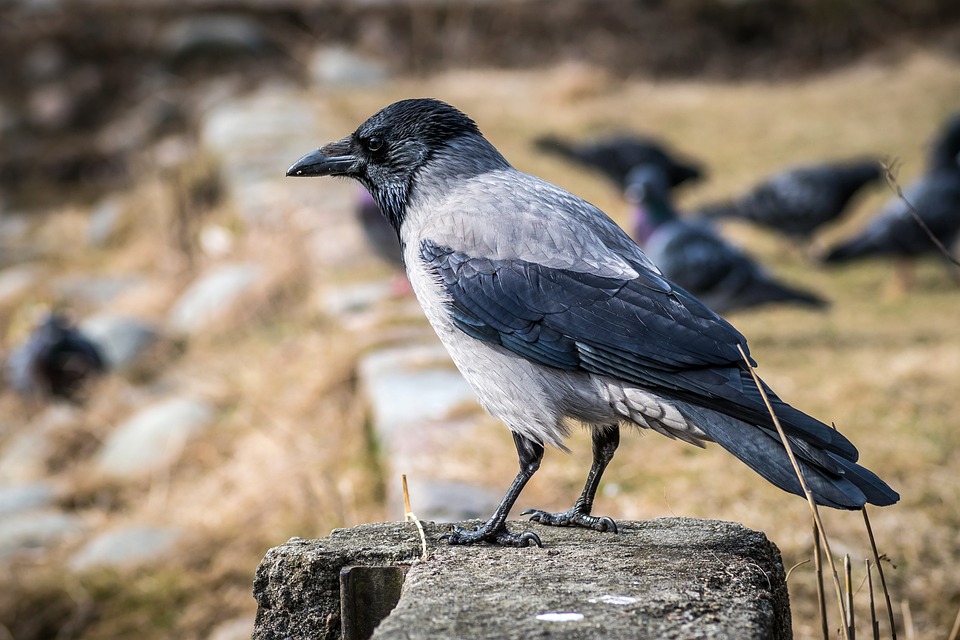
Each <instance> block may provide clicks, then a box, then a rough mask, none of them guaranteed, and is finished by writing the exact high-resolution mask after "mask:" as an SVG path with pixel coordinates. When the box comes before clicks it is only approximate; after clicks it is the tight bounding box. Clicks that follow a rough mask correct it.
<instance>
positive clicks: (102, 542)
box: [69, 525, 183, 572]
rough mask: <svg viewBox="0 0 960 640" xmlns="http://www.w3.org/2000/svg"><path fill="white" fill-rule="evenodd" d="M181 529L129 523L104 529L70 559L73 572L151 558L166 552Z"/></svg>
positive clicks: (179, 536)
mask: <svg viewBox="0 0 960 640" xmlns="http://www.w3.org/2000/svg"><path fill="white" fill-rule="evenodd" d="M182 537H183V532H182V531H180V530H179V529H176V528H173V527H150V526H142V525H132V526H128V527H122V528H118V529H112V530H110V531H105V532H103V533H101V534H99V535H97V536H96V537H94V538H93V539H92V540H90V541H89V542H87V543H86V544H85V545H84V546H83V547H81V548H80V550H79V551H77V553H76V554H74V556H73V557H72V558H71V559H70V562H69V566H70V569H71V570H73V571H76V572H82V571H88V570H90V569H92V568H96V567H127V566H134V565H140V564H146V563H149V562H154V561H156V560H159V559H161V558H163V557H164V556H166V555H168V554H169V553H170V551H171V550H172V549H173V548H174V546H175V545H176V544H177V542H178V541H179V540H180V539H181V538H182Z"/></svg>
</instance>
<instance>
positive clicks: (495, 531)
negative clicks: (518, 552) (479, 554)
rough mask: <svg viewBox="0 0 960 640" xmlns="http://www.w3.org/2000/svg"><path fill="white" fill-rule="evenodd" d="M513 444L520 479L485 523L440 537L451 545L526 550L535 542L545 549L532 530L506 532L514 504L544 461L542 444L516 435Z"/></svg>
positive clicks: (455, 530) (459, 529)
mask: <svg viewBox="0 0 960 640" xmlns="http://www.w3.org/2000/svg"><path fill="white" fill-rule="evenodd" d="M513 442H514V444H515V445H516V446H517V455H518V456H519V458H520V471H519V473H517V477H516V478H514V479H513V484H511V485H510V488H509V489H507V492H506V494H504V496H503V499H501V500H500V504H499V505H497V508H496V509H495V510H494V512H493V515H492V516H490V519H489V520H487V521H486V522H485V523H483V524H482V525H480V526H479V527H477V528H476V529H473V530H472V531H468V530H467V529H463V528H462V527H457V526H454V527H453V531H451V532H450V533H448V534H446V535H443V536H441V537H440V539H441V540H446V541H447V542H449V543H450V544H471V543H473V542H492V543H494V544H499V545H503V546H506V547H527V546H529V545H530V543H531V542H532V543H534V544H535V545H537V546H538V547H542V546H543V543H542V542H540V538H539V537H538V536H537V534H535V533H534V532H532V531H524V532H523V533H510V532H509V531H507V527H506V522H507V516H508V515H509V514H510V509H512V508H513V503H515V502H516V501H517V497H519V495H520V492H521V491H523V487H524V485H526V484H527V481H528V480H530V478H531V477H533V474H534V473H536V472H537V469H539V468H540V461H541V460H543V444H542V443H540V442H536V441H534V440H529V439H527V438H524V437H523V436H521V435H519V434H516V433H514V434H513Z"/></svg>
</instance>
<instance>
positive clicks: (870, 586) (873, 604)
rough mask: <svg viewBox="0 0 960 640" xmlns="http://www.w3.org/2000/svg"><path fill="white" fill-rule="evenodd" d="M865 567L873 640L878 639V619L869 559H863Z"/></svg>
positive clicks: (871, 566) (871, 567)
mask: <svg viewBox="0 0 960 640" xmlns="http://www.w3.org/2000/svg"><path fill="white" fill-rule="evenodd" d="M863 562H864V564H865V565H866V568H867V589H868V590H869V591H870V628H871V629H872V630H873V640H880V621H879V620H877V602H876V600H875V599H874V597H873V565H871V564H870V559H869V558H866V559H864V561H863Z"/></svg>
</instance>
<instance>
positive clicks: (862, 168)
mask: <svg viewBox="0 0 960 640" xmlns="http://www.w3.org/2000/svg"><path fill="white" fill-rule="evenodd" d="M880 177H881V167H880V162H879V161H878V160H867V159H863V160H850V161H846V162H826V163H821V164H810V165H803V166H798V167H793V168H790V169H786V170H784V171H781V172H779V173H776V174H775V175H773V176H771V177H769V178H767V179H766V180H764V181H762V182H761V183H760V184H758V185H757V186H755V187H754V188H753V189H751V190H750V191H748V192H747V193H746V194H745V195H743V196H741V197H740V198H738V199H736V200H734V201H731V202H723V203H718V204H712V205H707V206H705V207H703V208H701V209H700V211H699V215H701V216H703V217H705V218H709V219H714V220H716V219H736V220H743V221H745V222H750V223H753V224H755V225H758V226H761V227H765V228H767V229H769V230H772V231H775V232H777V233H780V234H782V235H785V236H787V237H789V238H792V239H794V240H796V241H798V242H802V243H808V242H809V241H810V238H811V237H812V236H813V234H814V233H815V232H816V231H817V230H818V229H819V228H820V227H822V226H824V225H826V224H828V223H830V222H833V221H834V220H837V219H838V218H840V217H841V216H842V215H843V214H844V212H846V211H848V210H849V208H850V204H851V202H852V201H853V199H854V196H856V195H857V193H859V192H860V191H861V190H862V189H863V188H864V187H866V186H867V185H870V184H873V183H876V182H879V180H880Z"/></svg>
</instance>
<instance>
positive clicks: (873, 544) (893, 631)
mask: <svg viewBox="0 0 960 640" xmlns="http://www.w3.org/2000/svg"><path fill="white" fill-rule="evenodd" d="M860 511H861V512H862V513H863V524H864V526H866V528H867V538H869V539H870V549H871V550H872V551H873V562H874V564H875V565H876V566H877V575H878V576H880V588H881V589H883V600H884V603H885V604H886V605H887V619H888V620H889V621H890V638H891V640H897V625H896V623H895V621H894V619H893V603H892V602H890V591H889V590H888V589H887V580H886V578H884V577H883V565H882V564H881V562H880V552H879V551H877V541H876V539H875V538H874V537H873V527H871V526H870V516H868V515H867V506H866V505H864V506H863V508H862V509H861V510H860Z"/></svg>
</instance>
